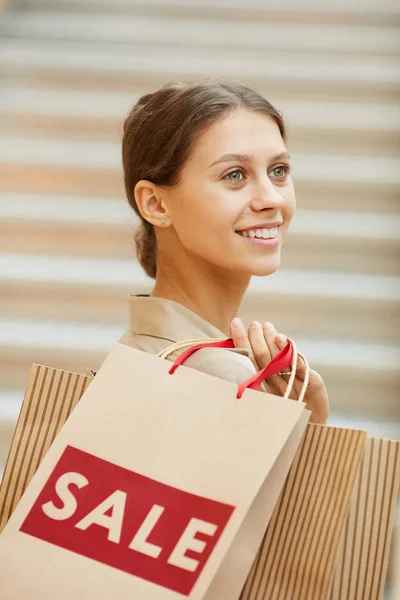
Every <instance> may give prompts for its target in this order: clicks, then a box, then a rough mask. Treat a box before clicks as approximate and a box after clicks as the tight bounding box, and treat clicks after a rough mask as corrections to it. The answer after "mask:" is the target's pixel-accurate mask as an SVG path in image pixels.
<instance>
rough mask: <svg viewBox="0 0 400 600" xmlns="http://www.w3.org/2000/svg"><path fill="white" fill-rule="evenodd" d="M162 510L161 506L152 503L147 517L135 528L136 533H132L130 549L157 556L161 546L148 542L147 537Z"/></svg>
mask: <svg viewBox="0 0 400 600" xmlns="http://www.w3.org/2000/svg"><path fill="white" fill-rule="evenodd" d="M163 512H164V507H163V506H159V505H158V504H154V506H153V507H152V509H151V510H150V512H149V513H148V514H147V517H146V518H145V520H144V521H143V523H142V524H141V526H140V527H139V529H138V530H137V532H136V534H135V535H134V537H133V540H132V541H131V543H130V544H129V548H130V549H131V550H136V551H137V552H141V553H142V554H147V556H152V557H153V558H158V556H159V555H160V552H161V550H162V548H160V546H156V545H155V544H150V542H148V541H147V538H148V537H149V535H150V534H151V532H152V531H153V529H154V527H155V526H156V525H157V522H158V520H159V518H160V517H161V515H162V514H163Z"/></svg>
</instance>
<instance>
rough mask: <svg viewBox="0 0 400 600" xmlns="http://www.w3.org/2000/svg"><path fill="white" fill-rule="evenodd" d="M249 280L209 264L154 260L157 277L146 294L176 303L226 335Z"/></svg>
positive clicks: (245, 276) (248, 277)
mask: <svg viewBox="0 0 400 600" xmlns="http://www.w3.org/2000/svg"><path fill="white" fill-rule="evenodd" d="M188 267H189V268H188ZM249 283H250V276H249V275H239V276H238V275H237V274H235V273H232V272H229V273H228V272H226V271H221V270H218V271H217V270H215V269H213V268H212V267H210V265H209V264H207V265H206V264H204V263H203V264H197V265H193V264H192V265H186V268H185V265H182V263H181V264H180V266H179V267H178V265H173V264H171V262H169V263H168V264H166V263H165V262H163V261H160V262H159V263H157V277H156V283H155V286H154V288H153V290H152V292H151V293H150V296H152V297H157V298H167V299H168V300H174V301H175V302H179V304H182V305H183V306H186V308H189V310H191V311H193V312H194V313H196V314H198V315H199V316H200V317H202V318H203V319H205V320H206V321H208V322H209V323H211V324H212V325H214V327H216V328H217V329H219V330H220V331H221V332H222V333H223V334H224V335H226V337H229V336H230V324H231V321H232V319H234V318H235V317H237V316H238V311H239V307H240V304H241V302H242V299H243V296H244V294H245V292H246V289H247V287H248V285H249Z"/></svg>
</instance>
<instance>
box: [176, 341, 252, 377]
mask: <svg viewBox="0 0 400 600" xmlns="http://www.w3.org/2000/svg"><path fill="white" fill-rule="evenodd" d="M175 358H176V356H172V357H171V358H170V360H171V359H172V360H175ZM185 365H186V366H187V367H190V368H192V369H197V370H198V371H202V372H203V373H207V374H208V375H213V376H214V377H219V378H220V379H225V380H226V381H230V382H232V383H235V384H238V385H239V384H240V383H243V382H244V381H246V379H249V377H252V376H253V375H255V373H256V372H257V371H256V369H255V367H254V365H253V363H252V362H251V360H250V358H249V357H248V355H247V351H246V350H241V349H234V350H230V349H225V348H202V349H201V350H198V351H197V352H195V353H194V354H192V356H190V357H189V358H188V359H187V361H186V362H185Z"/></svg>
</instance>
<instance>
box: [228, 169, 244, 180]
mask: <svg viewBox="0 0 400 600" xmlns="http://www.w3.org/2000/svg"><path fill="white" fill-rule="evenodd" d="M231 176H232V177H231ZM224 179H227V180H228V181H230V182H231V183H241V182H242V181H243V179H244V171H243V169H235V170H234V171H230V172H229V173H227V175H225V177H224Z"/></svg>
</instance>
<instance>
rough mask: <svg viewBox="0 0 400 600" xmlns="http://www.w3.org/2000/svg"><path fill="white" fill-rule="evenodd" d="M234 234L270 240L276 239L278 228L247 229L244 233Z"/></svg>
mask: <svg viewBox="0 0 400 600" xmlns="http://www.w3.org/2000/svg"><path fill="white" fill-rule="evenodd" d="M236 233H238V234H239V235H241V236H243V237H249V238H258V239H264V240H270V239H272V238H276V237H278V235H279V227H271V228H270V229H247V230H246V231H237V232H236Z"/></svg>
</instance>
